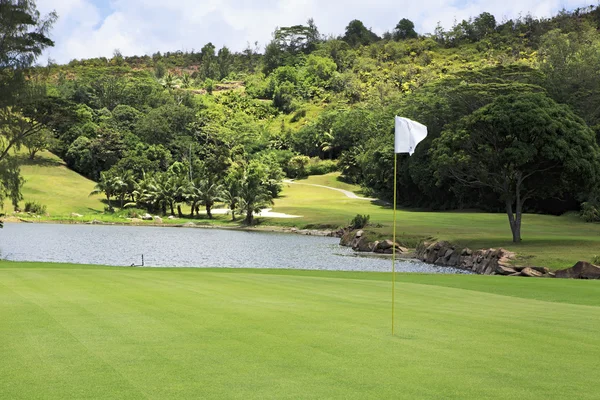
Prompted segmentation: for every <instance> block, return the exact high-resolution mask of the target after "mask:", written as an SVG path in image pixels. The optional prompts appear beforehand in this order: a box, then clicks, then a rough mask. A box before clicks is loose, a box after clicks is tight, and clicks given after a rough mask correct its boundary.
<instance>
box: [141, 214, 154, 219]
mask: <svg viewBox="0 0 600 400" xmlns="http://www.w3.org/2000/svg"><path fill="white" fill-rule="evenodd" d="M142 219H143V220H144V221H152V215H150V214H148V213H146V214H144V215H142Z"/></svg>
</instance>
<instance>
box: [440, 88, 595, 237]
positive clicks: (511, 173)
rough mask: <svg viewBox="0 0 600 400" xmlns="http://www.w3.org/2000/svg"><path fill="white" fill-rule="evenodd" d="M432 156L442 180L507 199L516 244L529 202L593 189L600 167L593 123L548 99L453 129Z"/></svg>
mask: <svg viewBox="0 0 600 400" xmlns="http://www.w3.org/2000/svg"><path fill="white" fill-rule="evenodd" d="M431 152H432V155H433V161H434V163H435V165H436V167H437V168H438V176H439V178H440V179H444V178H449V179H451V180H453V181H455V182H457V183H458V184H459V185H466V186H475V187H483V188H489V189H490V190H492V191H493V192H495V193H496V194H497V195H499V196H500V197H501V199H502V201H503V202H504V205H505V208H506V213H507V215H508V220H509V223H510V228H511V231H512V235H513V241H514V242H515V243H516V242H520V241H521V222H522V212H523V206H524V204H525V202H526V201H527V200H529V199H532V198H536V197H537V198H546V197H550V196H559V195H561V194H563V193H565V192H568V191H573V190H581V189H582V188H585V187H586V186H588V185H589V184H590V183H593V182H595V181H596V179H597V177H598V171H599V160H600V158H599V157H600V152H599V149H598V145H597V144H596V141H595V137H594V133H593V132H592V131H591V130H590V129H589V128H588V127H587V126H586V125H585V122H583V121H582V120H581V119H580V118H579V117H577V116H576V115H574V114H573V112H572V111H570V110H569V109H568V108H567V107H565V106H562V105H559V104H557V103H555V102H554V101H553V100H551V99H550V98H548V97H547V96H545V95H544V94H541V93H529V94H521V95H519V96H516V95H509V96H500V97H498V98H496V99H495V100H494V101H493V102H492V103H490V104H489V105H487V106H484V107H482V108H481V109H479V110H477V111H475V112H474V113H473V114H471V115H469V116H467V117H465V118H463V119H462V120H461V121H459V122H458V123H457V124H456V125H454V126H453V127H452V128H450V129H447V130H445V131H444V132H443V133H442V135H441V136H440V138H439V139H436V140H435V141H434V145H433V148H432V150H431Z"/></svg>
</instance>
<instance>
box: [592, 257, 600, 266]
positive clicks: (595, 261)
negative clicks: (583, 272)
mask: <svg viewBox="0 0 600 400" xmlns="http://www.w3.org/2000/svg"><path fill="white" fill-rule="evenodd" d="M592 264H594V265H600V256H594V257H592Z"/></svg>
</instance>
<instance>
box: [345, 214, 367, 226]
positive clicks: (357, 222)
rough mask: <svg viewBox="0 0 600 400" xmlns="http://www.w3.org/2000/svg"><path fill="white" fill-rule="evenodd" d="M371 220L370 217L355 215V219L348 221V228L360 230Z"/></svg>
mask: <svg viewBox="0 0 600 400" xmlns="http://www.w3.org/2000/svg"><path fill="white" fill-rule="evenodd" d="M370 219H371V216H370V215H360V214H356V217H354V218H352V221H350V228H352V229H362V228H364V227H365V226H367V224H368V223H369V220H370Z"/></svg>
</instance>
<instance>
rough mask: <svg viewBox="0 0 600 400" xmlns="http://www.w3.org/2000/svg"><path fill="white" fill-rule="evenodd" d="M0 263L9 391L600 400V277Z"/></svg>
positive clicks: (0, 377) (17, 394) (3, 380)
mask: <svg viewBox="0 0 600 400" xmlns="http://www.w3.org/2000/svg"><path fill="white" fill-rule="evenodd" d="M396 289H397V293H396V299H397V303H396V306H397V308H396V309H397V314H396V318H397V325H396V332H397V334H396V335H395V336H392V335H391V333H390V283H389V274H388V275H386V274H377V273H337V272H319V271H277V270H274V271H273V270H271V271H263V270H261V271H256V270H235V271H232V270H198V269H139V268H135V269H134V268H110V267H91V266H76V265H57V264H33V263H32V264H29V263H10V262H0V321H2V322H1V323H0V338H1V340H0V359H1V360H2V362H1V363H0V398H3V399H30V398H44V399H65V398H78V399H80V398H95V399H96V398H107V399H114V398H120V399H135V398H156V399H158V398H173V399H187V398H189V399H197V398H239V399H248V398H257V399H258V398H344V399H351V398H354V399H364V398H378V399H379V398H406V399H421V398H425V399H427V398H430V399H441V398H443V399H469V398H472V399H482V398H487V399H494V398H497V399H507V398H515V399H517V398H518V399H567V398H570V399H575V398H576V399H596V398H598V397H597V396H598V391H597V377H596V374H595V373H594V371H595V370H596V368H597V366H598V359H599V357H600V347H599V346H598V339H597V338H598V336H597V335H598V331H600V282H594V281H567V280H558V279H556V280H550V279H526V278H514V279H511V278H503V277H486V276H431V275H399V276H398V284H397V286H396Z"/></svg>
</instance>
